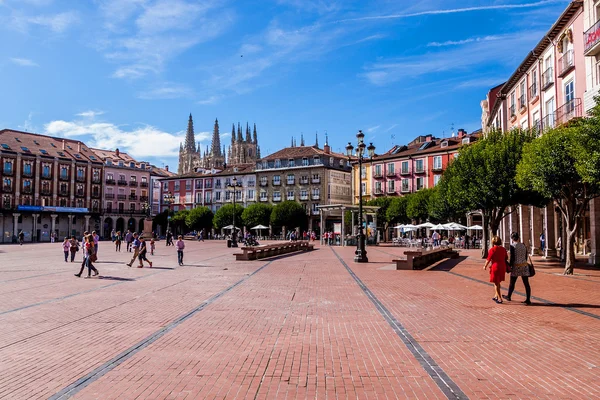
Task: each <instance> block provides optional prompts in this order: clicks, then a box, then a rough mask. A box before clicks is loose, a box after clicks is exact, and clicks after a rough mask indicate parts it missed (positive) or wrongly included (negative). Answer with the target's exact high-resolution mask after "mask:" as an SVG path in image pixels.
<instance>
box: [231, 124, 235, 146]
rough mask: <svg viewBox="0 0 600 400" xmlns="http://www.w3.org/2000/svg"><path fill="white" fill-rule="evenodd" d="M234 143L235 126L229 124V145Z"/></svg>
mask: <svg viewBox="0 0 600 400" xmlns="http://www.w3.org/2000/svg"><path fill="white" fill-rule="evenodd" d="M234 143H235V124H231V144H234Z"/></svg>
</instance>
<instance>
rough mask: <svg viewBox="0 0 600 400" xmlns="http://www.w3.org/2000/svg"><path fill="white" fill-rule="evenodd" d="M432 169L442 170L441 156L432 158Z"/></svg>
mask: <svg viewBox="0 0 600 400" xmlns="http://www.w3.org/2000/svg"><path fill="white" fill-rule="evenodd" d="M433 169H435V170H441V169H442V156H435V157H433Z"/></svg>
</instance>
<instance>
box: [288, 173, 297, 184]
mask: <svg viewBox="0 0 600 400" xmlns="http://www.w3.org/2000/svg"><path fill="white" fill-rule="evenodd" d="M295 182H296V177H295V176H294V175H293V174H288V176H287V184H288V185H293V184H294V183H295Z"/></svg>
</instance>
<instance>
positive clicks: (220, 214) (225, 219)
mask: <svg viewBox="0 0 600 400" xmlns="http://www.w3.org/2000/svg"><path fill="white" fill-rule="evenodd" d="M233 210H234V208H233V204H225V205H224V206H223V207H221V208H219V209H218V210H217V212H216V213H215V216H214V217H213V225H214V227H215V228H216V229H221V228H223V227H225V226H228V225H233ZM243 213H244V207H242V206H241V205H239V204H236V205H235V225H236V226H237V227H238V228H239V227H241V226H244V219H243V218H242V214H243Z"/></svg>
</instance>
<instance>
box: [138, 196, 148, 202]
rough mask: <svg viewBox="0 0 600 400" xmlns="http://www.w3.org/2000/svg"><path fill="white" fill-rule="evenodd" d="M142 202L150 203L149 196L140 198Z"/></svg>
mask: <svg viewBox="0 0 600 400" xmlns="http://www.w3.org/2000/svg"><path fill="white" fill-rule="evenodd" d="M140 201H148V196H140Z"/></svg>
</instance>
